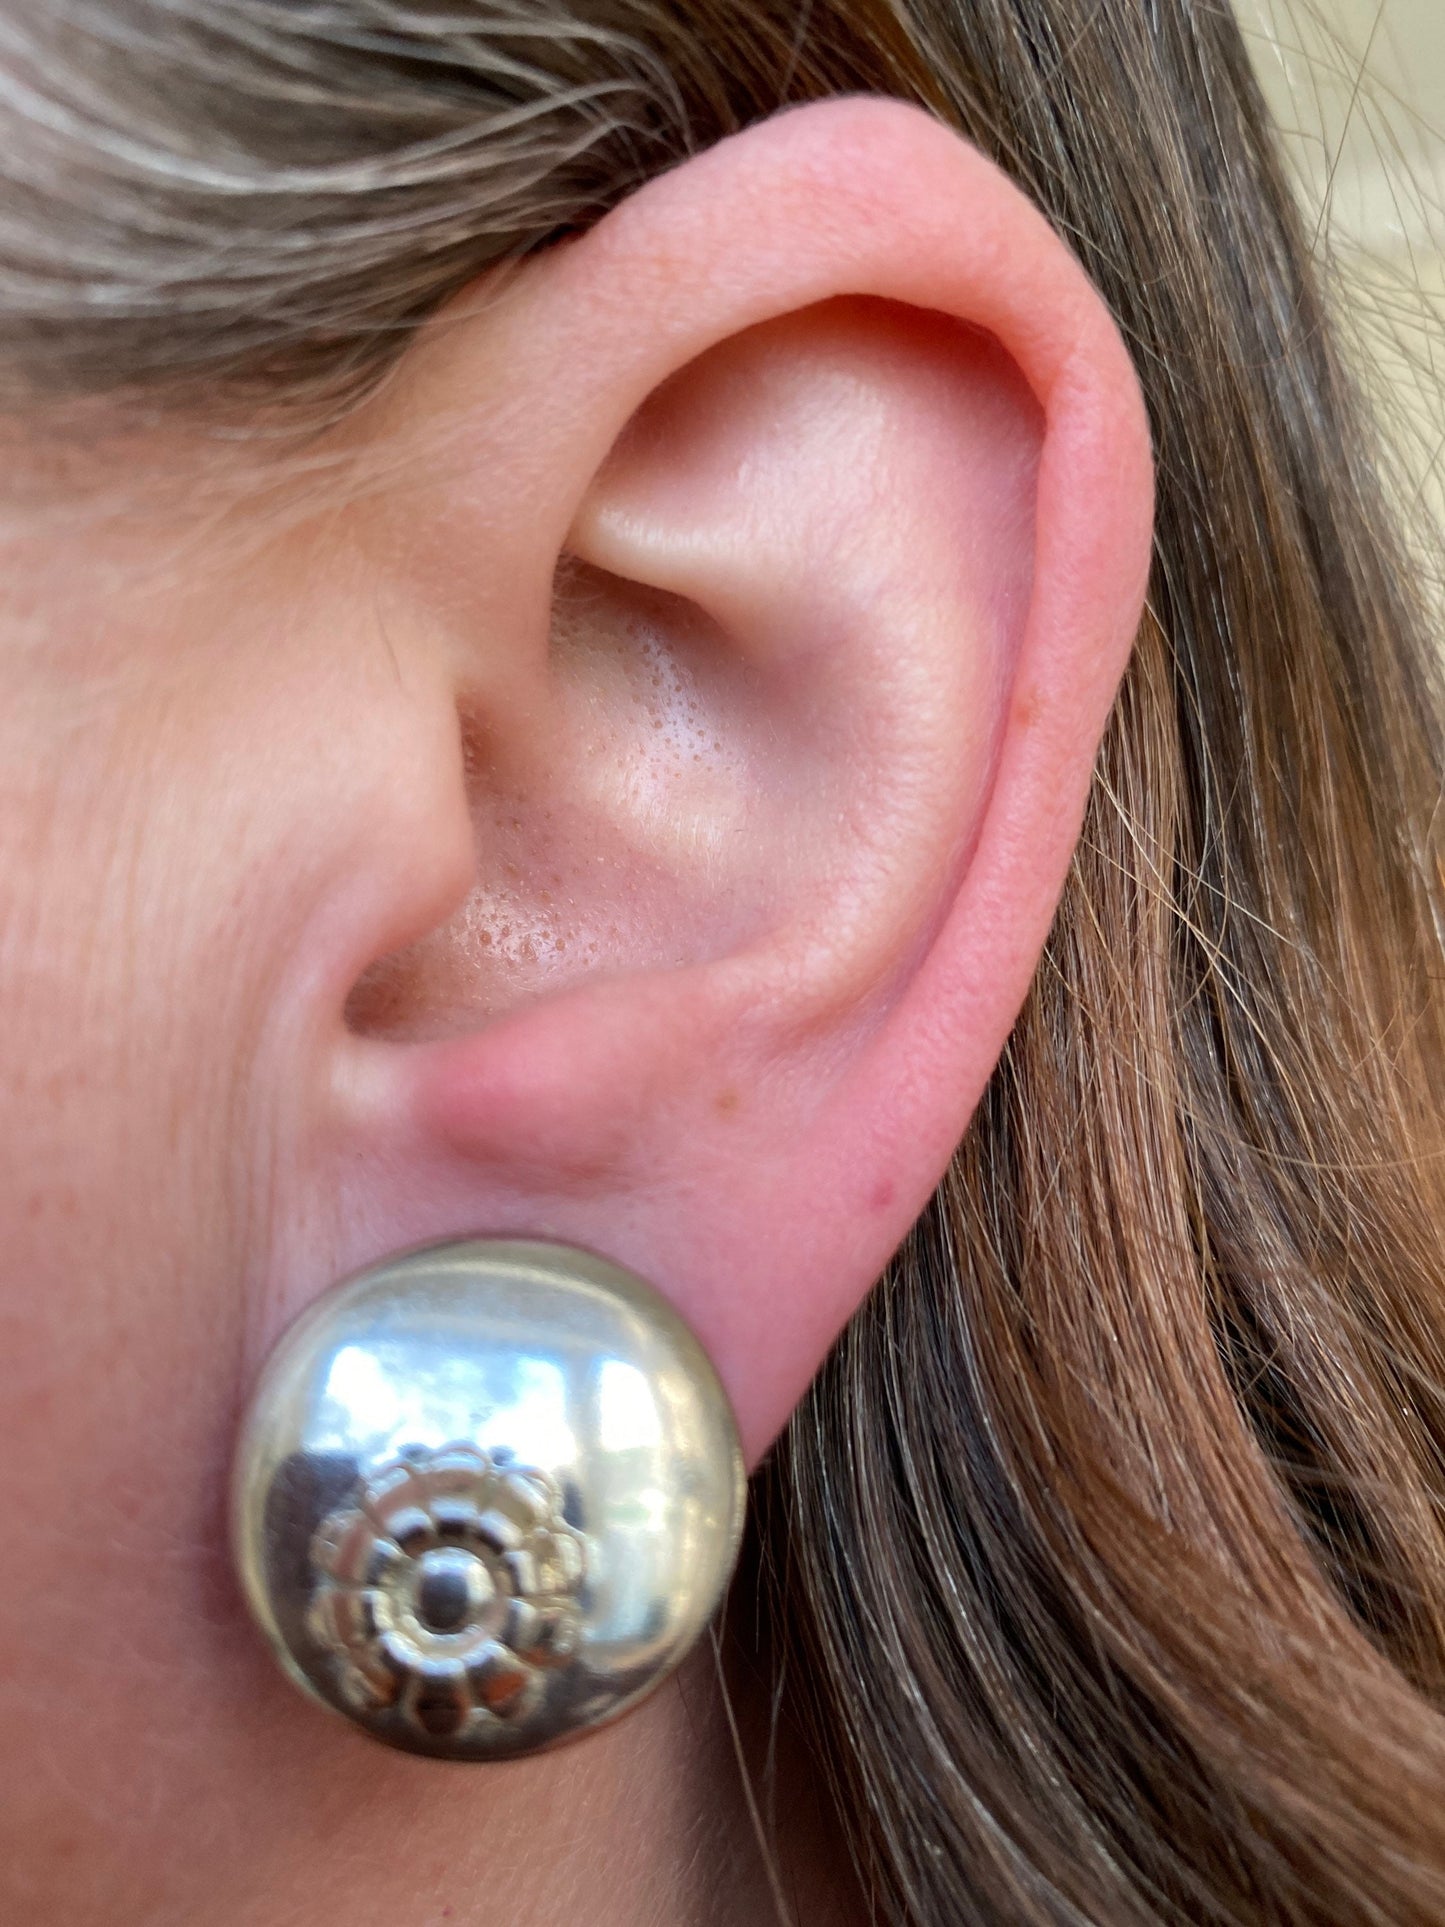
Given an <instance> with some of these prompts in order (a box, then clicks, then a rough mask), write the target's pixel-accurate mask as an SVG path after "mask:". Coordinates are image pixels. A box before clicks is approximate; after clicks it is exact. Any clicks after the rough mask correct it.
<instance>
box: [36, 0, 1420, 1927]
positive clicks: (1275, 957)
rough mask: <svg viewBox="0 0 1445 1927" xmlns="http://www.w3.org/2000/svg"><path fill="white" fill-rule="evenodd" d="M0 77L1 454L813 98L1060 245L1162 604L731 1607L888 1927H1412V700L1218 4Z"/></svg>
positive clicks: (1333, 363)
mask: <svg viewBox="0 0 1445 1927" xmlns="http://www.w3.org/2000/svg"><path fill="white" fill-rule="evenodd" d="M0 67H3V70H4V73H5V81H4V84H3V88H0V154H3V156H4V159H3V162H0V167H3V169H4V173H5V177H6V180H5V191H4V193H3V195H0V356H3V363H4V371H3V380H4V392H5V397H6V400H7V402H8V404H9V405H10V406H11V407H12V408H14V409H17V410H32V409H34V410H38V411H39V412H40V414H41V416H42V417H43V415H44V412H45V410H46V409H48V408H53V407H54V406H55V405H56V404H57V403H59V402H63V401H67V400H72V399H75V398H86V397H95V396H97V395H100V396H111V397H115V398H121V397H124V398H127V399H131V400H134V399H136V398H139V399H140V400H142V401H143V402H146V403H147V405H149V404H150V402H151V401H152V400H154V401H155V402H157V403H160V402H165V403H167V404H168V405H173V406H175V407H176V408H178V409H180V410H182V411H186V410H190V411H195V410H198V409H202V408H220V407H222V406H223V405H224V403H225V398H226V397H232V398H235V399H236V400H237V401H239V402H240V403H241V404H242V405H243V406H250V405H252V404H259V403H260V402H262V401H264V402H266V403H268V404H271V403H274V404H276V405H278V406H279V407H281V408H282V409H283V411H284V410H287V409H291V410H295V411H296V414H297V418H298V419H307V420H309V419H314V418H315V415H316V412H317V411H318V410H319V411H322V412H323V413H326V412H334V411H335V410H337V409H339V408H343V407H345V406H346V405H347V403H348V402H349V401H350V400H351V399H352V398H353V397H354V396H355V395H357V394H359V393H362V392H364V391H365V390H366V389H367V388H368V387H369V386H371V385H372V384H374V383H375V382H377V381H378V380H383V379H384V378H385V372H386V369H387V367H388V365H389V364H390V363H391V362H392V361H393V360H394V359H395V357H396V356H397V355H398V354H399V353H400V352H401V350H402V349H403V347H404V345H405V342H406V340H407V338H408V335H409V332H410V331H411V330H412V329H413V328H414V327H415V326H416V325H417V324H418V323H419V322H420V321H421V320H422V319H423V318H424V317H426V316H427V315H428V314H430V313H432V312H433V311H434V310H435V309H436V308H437V307H438V305H439V304H440V303H441V301H442V300H443V299H444V298H445V297H446V296H447V295H448V294H449V293H451V292H452V291H454V290H455V289H457V288H458V287H460V286H461V285H463V284H464V283H465V282H467V281H469V280H470V279H472V278H473V277H474V276H475V275H477V274H478V273H479V272H480V271H481V270H483V269H485V268H487V267H488V266H491V265H495V264H498V263H501V262H505V261H511V260H516V259H518V258H520V257H522V256H524V255H526V254H527V253H529V252H530V251H532V250H535V249H537V248H539V247H543V246H545V245H547V244H548V243H549V242H551V241H553V240H555V239H558V238H560V237H563V236H565V235H567V234H568V233H569V232H575V231H576V230H578V229H579V228H581V227H583V226H585V225H586V224H588V223H590V222H591V221H593V220H595V219H596V218H597V217H598V216H599V215H600V214H601V213H602V212H603V211H605V210H606V208H608V207H609V206H610V205H612V204H613V203H615V202H616V201H617V200H618V199H619V198H620V197H622V196H623V195H624V194H626V193H627V192H628V191H629V190H630V189H632V188H633V187H635V186H637V185H638V184H639V183H640V182H641V181H642V180H644V179H646V178H647V177H649V176H651V175H653V174H656V173H658V172H659V171H661V170H663V169H665V168H667V167H669V166H671V165H673V164H674V163H676V162H677V161H679V160H681V159H682V158H684V157H686V156H687V155H688V154H689V153H691V152H694V151H696V150H698V149H701V148H703V147H705V146H707V145H708V144H709V143H710V142H713V141H716V140H717V139H719V138H720V137H721V136H723V135H726V134H727V133H729V132H730V131H733V130H735V129H738V128H740V127H742V126H744V125H746V124H748V123H749V122H751V121H754V120H757V119H759V118H761V117H763V116H765V115H767V114H770V113H772V112H774V111H775V110H776V109H778V108H779V107H780V106H781V105H785V104H788V103H793V102H801V101H805V100H809V99H814V98H818V97H821V96H825V95H831V94H837V93H842V92H849V91H871V92H880V93H885V94H892V95H897V96H901V97H903V98H905V99H909V100H913V101H916V102H919V103H921V104H922V105H923V106H925V107H926V108H928V109H929V110H930V111H932V112H933V113H934V114H936V115H937V116H939V117H940V118H941V119H943V120H944V121H946V122H947V123H949V124H950V125H951V126H953V127H955V128H957V129H958V130H959V131H960V132H962V133H963V134H965V135H967V136H968V137H969V138H970V139H971V140H973V141H975V142H977V143H978V144H979V145H980V146H981V147H982V148H983V149H984V150H985V151H986V152H987V153H988V154H989V155H990V156H992V157H993V158H994V159H995V160H996V161H997V162H998V163H999V164H1000V165H1001V166H1002V167H1003V168H1004V169H1005V170H1006V171H1007V172H1008V173H1009V174H1010V175H1011V176H1012V177H1013V178H1014V179H1015V180H1016V181H1017V182H1019V183H1020V184H1021V185H1022V187H1023V188H1024V189H1025V190H1026V191H1027V192H1028V193H1029V194H1030V195H1031V196H1032V197H1033V198H1034V199H1035V200H1036V201H1037V202H1038V204H1039V205H1040V206H1041V207H1042V208H1043V209H1044V210H1045V212H1046V213H1047V215H1048V217H1049V218H1050V220H1051V221H1052V222H1053V223H1054V225H1055V227H1056V228H1057V229H1058V231H1059V232H1060V233H1061V234H1062V235H1063V236H1064V237H1065V238H1066V239H1067V241H1068V242H1069V244H1070V245H1071V246H1072V248H1073V249H1074V250H1075V251H1076V252H1077V253H1078V255H1079V257H1080V258H1081V260H1082V261H1083V263H1084V265H1085V267H1086V268H1087V270H1088V272H1089V273H1090V275H1091V276H1092V277H1093V278H1094V280H1095V281H1096V283H1097V284H1098V286H1099V287H1100V288H1101V289H1102V290H1103V293H1104V295H1105V297H1106V298H1107V300H1108V302H1109V304H1110V305H1111V307H1112V309H1113V312H1114V314H1115V316H1116V317H1117V319H1118V321H1119V324H1120V326H1121V328H1122V329H1123V332H1124V334H1125V337H1126V339H1127V341H1128V343H1129V345H1130V348H1131V350H1132V353H1133V356H1134V359H1135V363H1136V365H1137V368H1138V371H1139V375H1140V378H1141V380H1142V383H1143V387H1144V391H1145V395H1146V397H1147V401H1148V405H1149V409H1150V414H1151V419H1152V427H1153V434H1154V441H1155V448H1156V453H1157V460H1158V476H1159V495H1158V502H1159V507H1158V525H1157V538H1156V549H1155V560H1154V573H1153V579H1152V588H1151V595H1150V601H1149V610H1148V614H1147V617H1146V620H1145V623H1144V626H1143V629H1142V632H1141V634H1140V636H1139V638H1138V642H1137V647H1136V649H1135V653H1134V658H1133V662H1132V666H1131V669H1130V671H1129V673H1128V676H1127V679H1126V682H1125V685H1124V688H1123V691H1122V693H1121V696H1120V699H1119V702H1118V706H1117V710H1116V713H1115V715H1114V718H1113V721H1112V724H1111V727H1110V729H1109V732H1108V735H1107V738H1106V742H1105V745H1104V749H1103V753H1102V758H1101V761H1100V765H1099V769H1098V773H1097V777H1096V780H1095V785H1094V790H1093V796H1092V801H1091V805H1090V809H1089V813H1088V818H1087V822H1086V826H1085V831H1084V835H1083V840H1082V843H1081V846H1080V849H1079V852H1078V855H1077V858H1076V861H1075V864H1074V867H1073V870H1072V873H1071V876H1070V878H1069V881H1068V885H1067V888H1066V891H1065V895H1064V899H1063V902H1062V904H1061V907H1060V909H1059V913H1058V917H1057V920H1056V924H1055V927H1054V930H1053V934H1052V937H1051V940H1050V942H1049V945H1048V948H1047V952H1046V955H1045V958H1044V962H1043V966H1042V968H1041V970H1040V972H1039V975H1038V977H1037V980H1036V982H1035V985H1034V988H1033V992H1032V994H1031V996H1030V999H1029V1002H1028V1004H1027V1006H1026V1008H1025V1009H1024V1011H1023V1013H1022V1015H1021V1017H1020V1019H1019V1022H1018V1025H1017V1027H1016V1029H1015V1031H1014V1034H1013V1037H1012V1040H1011V1042H1010V1044H1009V1046H1008V1049H1007V1051H1006V1054H1005V1056H1004V1059H1003V1061H1002V1063H1001V1064H1000V1066H999V1068H998V1071H997V1073H996V1075H995V1077H994V1079H993V1081H992V1084H991V1086H990V1088H989V1090H988V1092H987V1095H986V1097H985V1099H984V1101H983V1103H982V1105H981V1106H980V1109H979V1112H978V1114H977V1116H976V1118H975V1119H974V1122H973V1124H972V1127H971V1129H970V1131H969V1134H968V1137H967V1139H966V1141H965V1143H964V1144H963V1145H962V1147H961V1148H960V1150H959V1151H958V1153H957V1156H956V1157H955V1159H954V1161H953V1164H952V1167H951V1169H950V1170H949V1172H948V1175H947V1177H946V1179H945V1181H944V1183H943V1184H942V1186H941V1188H940V1189H939V1191H938V1194H937V1196H936V1198H935V1199H934V1201H933V1203H932V1205H931V1207H930V1208H929V1210H928V1211H927V1213H926V1214H925V1216H924V1218H923V1220H922V1222H921V1223H920V1224H919V1225H918V1226H917V1228H916V1230H915V1231H914V1233H913V1234H912V1236H911V1237H910V1239H909V1241H908V1243H907V1245H906V1247H905V1249H904V1250H903V1251H902V1252H901V1253H900V1254H899V1256H898V1257H897V1259H896V1261H895V1262H894V1264H893V1265H892V1267H891V1268H890V1270H889V1273H888V1275H887V1276H886V1277H885V1279H884V1280H883V1281H882V1283H881V1285H880V1287H879V1288H878V1290H877V1291H876V1292H875V1293H874V1295H873V1297H872V1298H871V1300H870V1301H869V1302H868V1303H867V1305H866V1306H865V1308H864V1310H863V1311H862V1312H861V1314H860V1315H859V1316H858V1317H857V1318H856V1320H855V1321H854V1323H853V1325H852V1326H851V1327H850V1329H849V1330H848V1331H847V1333H846V1334H845V1336H844V1338H843V1339H842V1341H841V1342H840V1344H839V1345H838V1346H837V1348H836V1350H835V1352H834V1354H833V1356H832V1357H831V1359H830V1361H829V1362H828V1364H827V1366H826V1367H825V1369H824V1370H823V1372H822V1374H821V1376H820V1378H819V1379H818V1381H817V1383H816V1385H815V1387H814V1389H813V1391H812V1393H811V1395H810V1396H809V1398H808V1399H807V1401H806V1403H805V1405H804V1407H803V1408H802V1410H801V1411H800V1412H799V1413H798V1414H797V1416H796V1418H795V1420H794V1421H793V1424H792V1426H791V1429H790V1430H789V1432H788V1434H787V1435H786V1437H785V1439H784V1440H783V1442H782V1443H781V1445H780V1446H779V1447H778V1448H777V1450H776V1451H775V1453H774V1454H773V1456H772V1459H771V1460H770V1462H769V1464H768V1465H767V1466H766V1468H765V1469H764V1471H763V1472H762V1473H761V1474H760V1475H759V1478H758V1481H757V1485H756V1491H755V1497H756V1501H757V1506H756V1511H757V1522H756V1544H755V1547H754V1557H753V1559H752V1561H751V1563H750V1564H749V1566H748V1567H747V1568H746V1572H745V1578H744V1580H743V1581H741V1582H740V1587H741V1588H742V1589H743V1590H742V1591H740V1594H739V1596H738V1598H737V1599H736V1600H735V1605H734V1615H735V1618H738V1619H743V1620H748V1619H751V1618H752V1617H753V1605H754V1594H755V1592H756V1590H757V1589H758V1588H759V1586H761V1589H762V1591H763V1593H764V1595H765V1596H766V1598H767V1600H768V1607H767V1611H766V1613H765V1614H764V1615H763V1617H764V1620H765V1622H766V1631H765V1647H766V1650H767V1651H768V1653H769V1654H770V1655H771V1657H772V1658H773V1660H774V1662H775V1663H776V1664H777V1665H778V1667H779V1671H780V1680H781V1687H780V1696H781V1704H782V1706H783V1708H784V1717H787V1718H788V1719H790V1720H793V1721H796V1722H798V1723H799V1724H801V1726H802V1727H803V1728H804V1730H805V1731H806V1732H807V1734H808V1735H809V1736H810V1742H811V1744H812V1745H813V1747H814V1748H815V1749H816V1756H817V1758H818V1759H819V1760H820V1761H821V1762H823V1763H824V1764H825V1766H826V1771H827V1773H828V1776H829V1784H830V1787H831V1791H832V1797H833V1799H834V1801H835V1803H836V1807H837V1811H838V1816H839V1826H840V1831H841V1832H842V1834H843V1835H844V1836H845V1837H846V1839H847V1840H848V1842H849V1843H850V1844H851V1847H852V1850H853V1852H854V1854H855V1855H856V1858H857V1862H858V1867H859V1872H860V1876H861V1879H862V1882H863V1884H864V1888H865V1891H866V1892H867V1893H868V1894H869V1895H870V1896H871V1897H872V1899H873V1901H874V1904H875V1906H876V1910H877V1913H878V1915H879V1917H880V1918H882V1919H886V1920H892V1921H907V1922H917V1923H925V1924H926V1927H961V1923H968V1922H979V1923H997V1922H1009V1923H1030V1924H1038V1927H1042V1923H1051V1924H1054V1923H1069V1922H1074V1923H1083V1922H1089V1923H1098V1924H1100V1927H1143V1924H1144V1923H1160V1922H1168V1923H1179V1927H1184V1924H1185V1923H1188V1924H1189V1927H1225V1924H1226V1923H1240V1922H1251V1923H1254V1922H1270V1923H1275V1924H1276V1927H1280V1924H1283V1923H1303V1922H1349V1923H1356V1922H1358V1923H1379V1927H1387V1924H1388V1927H1402V1924H1406V1923H1414V1922H1420V1923H1424V1922H1439V1921H1440V1920H1442V1919H1445V1824H1442V1820H1441V1815H1442V1813H1445V1513H1442V1505H1445V1290H1442V1284H1445V1262H1442V1261H1445V1251H1442V1232H1445V1156H1442V1153H1445V1129H1442V1121H1441V1112H1440V1098H1441V1093H1442V1091H1445V1057H1442V1042H1445V1039H1442V1001H1441V995H1440V985H1441V979H1442V963H1445V958H1442V913H1445V901H1442V894H1441V887H1440V875H1439V851H1438V843H1437V840H1436V824H1437V818H1438V814H1439V799H1440V786H1441V769H1442V764H1441V753H1440V742H1439V737H1438V733H1437V723H1436V711H1435V708H1434V697H1433V692H1432V671H1431V668H1430V656H1429V651H1428V648H1427V646H1426V641H1425V627H1426V625H1425V621H1424V618H1423V615H1422V613H1421V611H1420V609H1419V607H1418V606H1417V604H1416V603H1415V602H1414V601H1413V600H1412V596H1411V592H1410V589H1409V586H1408V580H1407V574H1406V570H1405V566H1404V562H1403V560H1402V552H1401V547H1400V545H1399V543H1398V542H1397V540H1396V538H1395V535H1394V533H1393V531H1392V527H1391V514H1390V510H1389V506H1388V504H1387V502H1386V501H1385V500H1384V498H1383V495H1382V491H1381V488H1380V484H1379V480H1378V476H1379V473H1380V461H1379V453H1378V450H1377V448H1376V446H1375V442H1374V431H1373V428H1372V426H1371V424H1370V422H1369V420H1368V416H1367V413H1366V411H1365V410H1364V408H1363V406H1362V405H1361V404H1360V402H1359V401H1358V399H1357V397H1356V395H1355V393H1354V391H1353V389H1352V386H1351V384H1350V382H1349V381H1348V380H1347V378H1346V377H1345V375H1344V374H1343V372H1342V370H1341V367H1340V365H1339V362H1338V359H1337V356H1336V352H1335V349H1334V347H1333V345H1332V334H1331V329H1330V326H1329V323H1328V316H1327V314H1326V312H1325V309H1324V304H1323V301H1322V296H1321V292H1320V290H1319V288H1318V286H1317V284H1316V279H1315V274H1314V269H1313V267H1312V264H1311V261H1310V252H1309V247H1308V244H1307V240H1306V238H1305V237H1304V236H1303V235H1302V232H1301V228H1300V225H1299V222H1298V219H1297V215H1296V212H1295V208H1294V204H1293V202H1292V199H1291V193H1290V190H1289V187H1288V185H1287V183H1286V181H1285V179H1284V177H1283V174H1282V172H1281V169H1280V166H1279V163H1278V160H1277V157H1276V151H1275V146H1274V140H1273V136H1272V132H1271V129H1270V127H1269V125H1268V124H1267V121H1266V117H1265V114H1264V110H1263V108H1262V105H1261V102H1260V99H1259V96H1258V94H1257V92H1256V88H1255V84H1254V81H1253V79H1252V76H1251V72H1250V69H1249V67H1248V64H1247V62H1246V58H1245V54H1244V51H1243V48H1242V44H1241V40H1240V36H1239V33H1238V30H1237V28H1236V25H1235V23H1234V21H1233V20H1232V18H1231V17H1230V14H1229V12H1228V9H1227V7H1226V6H1225V5H1223V4H1222V0H815V3H814V4H812V5H811V6H808V5H802V6H800V5H799V4H798V0H786V3H785V0H748V4H746V5H743V4H739V3H738V0H665V3H664V0H574V3H573V4H567V3H566V0H527V4H522V0H516V3H515V4H513V5H500V4H499V5H493V4H489V3H488V0H415V4H411V3H409V0H231V3H230V4H227V5H225V6H220V7H218V6H214V5H203V4H201V0H50V4H48V5H47V6H46V7H44V8H32V7H20V6H16V5H5V6H3V8H0ZM885 1549H886V1551H885Z"/></svg>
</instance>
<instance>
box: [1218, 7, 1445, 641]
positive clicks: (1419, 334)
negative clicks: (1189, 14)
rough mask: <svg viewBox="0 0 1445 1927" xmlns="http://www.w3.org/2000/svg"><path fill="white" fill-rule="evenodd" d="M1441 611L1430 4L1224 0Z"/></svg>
mask: <svg viewBox="0 0 1445 1927" xmlns="http://www.w3.org/2000/svg"><path fill="white" fill-rule="evenodd" d="M1236 8H1237V11H1238V14H1239V18H1240V22H1241V25H1242V26H1243V28H1244V30H1245V34H1246V37H1247V38H1248V41H1249V45H1250V49H1251V51H1252V53H1253V55H1254V58H1255V65H1256V67H1257V69H1258V72H1259V76H1260V79H1261V81H1262V83H1263V85H1264V89H1265V92H1266V94H1267V95H1268V97H1269V101H1270V104H1271V106H1272V108H1273V109H1274V112H1275V115H1276V118H1277V119H1278V120H1279V123H1280V125H1281V126H1282V128H1283V129H1284V130H1285V140H1286V145H1287V149H1288V152H1289V157H1290V161H1291V164H1292V166H1293V168H1294V170H1295V173H1296V176H1297V178H1298V182H1299V189H1300V194H1301V197H1302V199H1303V201H1304V205H1305V212H1306V220H1307V222H1308V223H1309V226H1310V229H1311V231H1312V232H1313V233H1314V234H1315V236H1316V250H1317V253H1318V254H1319V256H1320V258H1321V260H1322V261H1323V262H1324V264H1325V266H1326V268H1327V270H1328V272H1329V274H1330V276H1331V278H1332V280H1333V282H1334V284H1335V287H1336V291H1337V306H1338V307H1339V308H1340V310H1341V312H1342V316H1343V319H1344V321H1345V325H1346V331H1347V335H1348V338H1349V340H1350V343H1351V348H1352V352H1353V353H1354V354H1355V356H1356V359H1357V361H1358V363H1359V365H1360V366H1361V367H1362V368H1363V370H1364V372H1365V374H1366V378H1367V379H1368V381H1369V382H1370V385H1371V388H1372V390H1373V392H1374V394H1375V396H1376V398H1377V401H1378V404H1379V407H1380V410H1381V413H1382V415H1383V416H1384V418H1385V421H1386V424H1387V427H1388V429H1389V433H1390V439H1391V444H1392V448H1393V450H1394V452H1395V455H1396V457H1397V472H1396V474H1395V476H1394V477H1393V481H1394V485H1395V487H1396V489H1397V492H1398V493H1399V494H1400V496H1401V497H1402V499H1403V502H1404V505H1405V507H1406V508H1407V509H1408V510H1411V511H1412V518H1411V519H1412V525H1413V533H1414V537H1415V540H1416V541H1417V543H1418V544H1419V545H1420V548H1421V553H1422V561H1423V563H1424V566H1425V568H1426V571H1427V574H1428V576H1429V578H1430V579H1431V580H1432V581H1433V583H1434V584H1435V586H1436V588H1437V589H1438V590H1441V591H1442V601H1441V608H1442V612H1445V0H1236Z"/></svg>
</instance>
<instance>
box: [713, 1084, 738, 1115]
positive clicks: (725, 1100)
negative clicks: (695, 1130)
mask: <svg viewBox="0 0 1445 1927" xmlns="http://www.w3.org/2000/svg"><path fill="white" fill-rule="evenodd" d="M741 1102H742V1099H741V1098H740V1097H739V1096H738V1094H737V1092H736V1091H735V1090H733V1089H732V1088H731V1087H729V1088H728V1089H727V1090H725V1091H719V1092H718V1094H717V1098H716V1100H715V1107H716V1110H717V1114H718V1116H719V1117H731V1116H732V1114H733V1112H734V1111H735V1110H736V1109H737V1108H738V1106H739V1104H741Z"/></svg>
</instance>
